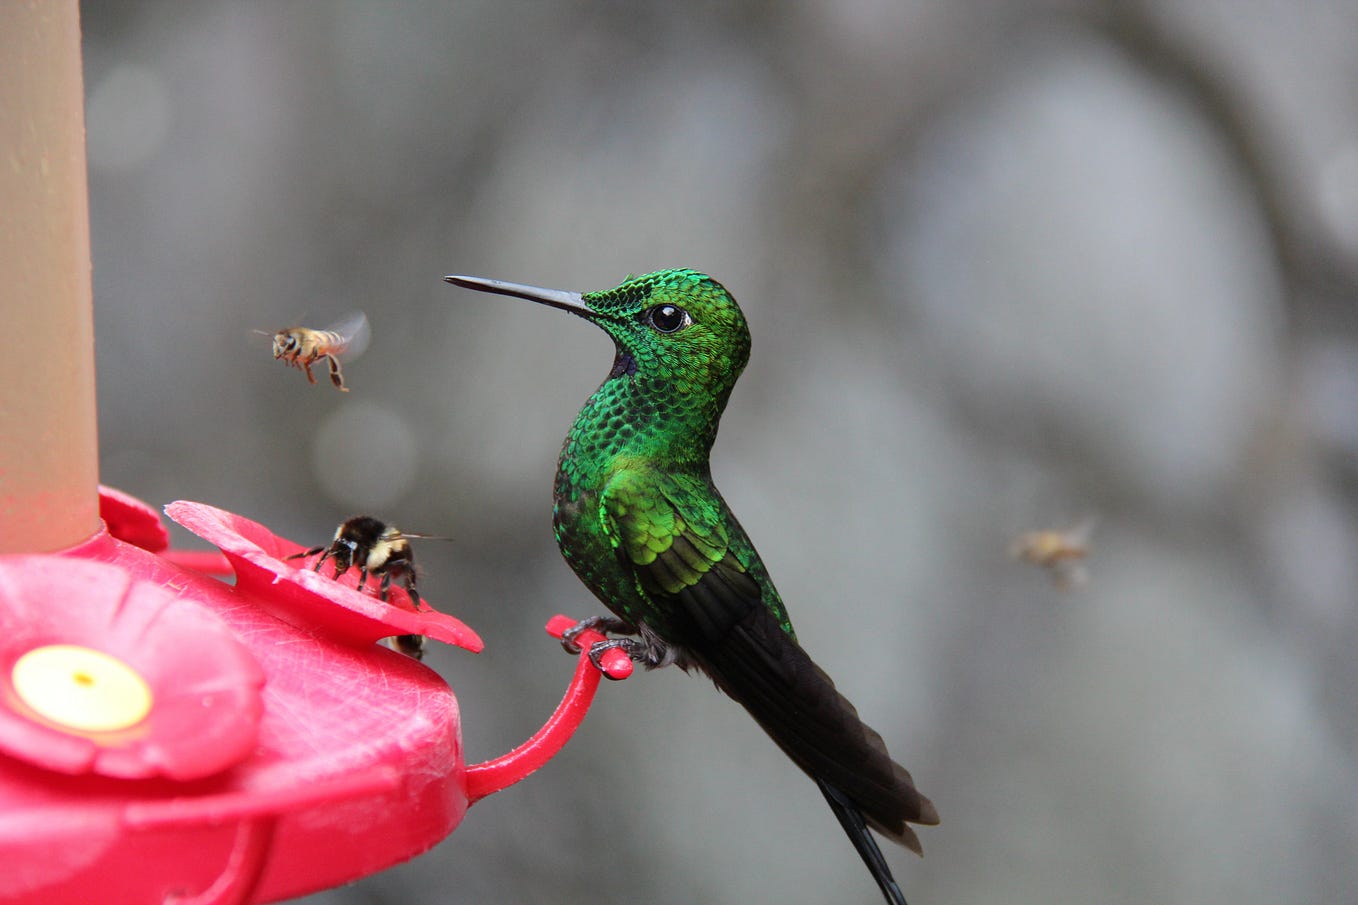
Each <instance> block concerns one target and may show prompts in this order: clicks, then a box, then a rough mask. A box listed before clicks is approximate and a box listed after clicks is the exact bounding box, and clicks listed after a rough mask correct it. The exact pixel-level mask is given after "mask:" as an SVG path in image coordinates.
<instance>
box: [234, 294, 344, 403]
mask: <svg viewBox="0 0 1358 905" xmlns="http://www.w3.org/2000/svg"><path fill="white" fill-rule="evenodd" d="M255 332H256V333H258V334H259V335H261V336H272V337H273V357H274V358H275V359H281V360H282V361H283V363H284V364H287V365H289V366H291V367H294V368H297V369H298V370H299V371H305V372H306V379H307V380H308V381H309V382H310V383H313V384H314V383H315V382H316V375H314V374H312V373H311V366H312V365H314V364H316V363H317V362H318V361H321V360H322V359H324V360H325V362H326V363H327V364H328V365H329V366H330V382H331V383H333V384H334V385H335V388H336V389H337V390H339V391H340V392H341V393H347V392H349V388H348V387H347V386H345V385H344V375H343V373H341V371H340V358H341V357H344V358H347V359H353V358H357V357H358V356H359V355H361V354H362V353H363V350H364V349H365V348H366V347H367V345H368V337H369V335H370V331H369V329H368V316H367V315H365V314H364V313H363V312H362V311H357V312H355V313H353V314H350V315H348V316H346V317H344V318H343V319H341V320H339V321H337V322H336V323H334V324H332V325H331V326H329V327H326V328H324V329H322V330H316V329H312V328H311V327H285V328H284V329H282V330H279V331H278V332H277V333H272V334H270V333H268V332H266V331H264V330H256V331H255Z"/></svg>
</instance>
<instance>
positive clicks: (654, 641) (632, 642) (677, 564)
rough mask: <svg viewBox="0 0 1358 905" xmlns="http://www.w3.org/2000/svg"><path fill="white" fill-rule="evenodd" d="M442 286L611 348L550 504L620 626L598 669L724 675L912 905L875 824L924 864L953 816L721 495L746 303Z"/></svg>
mask: <svg viewBox="0 0 1358 905" xmlns="http://www.w3.org/2000/svg"><path fill="white" fill-rule="evenodd" d="M444 279H445V280H446V281H447V282H449V283H452V284H454V285H457V286H461V287H464V288H467V289H476V290H480V291H482V292H490V293H497V294H500V295H506V296H512V297H516V298H521V299H527V300H529V301H533V302H538V303H540V304H543V305H548V306H550V307H553V308H559V309H561V310H563V311H567V312H570V313H571V314H575V315H577V316H579V317H582V318H584V319H585V320H587V321H589V322H590V323H592V324H594V325H595V326H597V327H600V328H602V329H603V330H604V332H605V333H607V334H608V335H609V336H610V337H611V338H612V339H613V343H614V345H615V347H616V348H615V354H614V358H613V366H612V368H611V369H610V370H609V372H608V376H607V377H606V378H605V379H604V381H603V383H602V384H601V385H600V387H599V389H598V390H596V391H595V393H594V395H592V396H590V397H589V399H588V401H586V402H585V405H584V408H582V409H581V410H580V413H579V415H577V416H576V418H575V423H574V424H573V425H572V426H571V429H570V432H569V433H568V434H567V435H566V440H565V442H564V444H563V445H562V447H561V456H560V459H559V462H558V465H557V472H556V481H555V488H554V493H553V502H554V506H553V519H552V524H553V529H554V532H555V535H556V540H557V543H558V545H559V546H560V548H561V553H562V555H563V556H564V558H565V560H566V562H567V563H568V564H569V565H570V567H571V569H572V570H573V571H574V572H575V574H576V575H577V576H578V577H579V578H580V580H581V581H582V582H583V583H584V584H585V585H586V586H587V587H588V588H589V589H590V591H592V592H593V593H594V595H595V596H596V597H598V598H599V600H600V601H601V602H602V603H603V604H604V606H606V607H607V608H608V609H609V610H611V611H612V613H613V614H614V615H613V616H612V617H595V618H593V619H588V620H585V622H582V623H581V624H580V625H579V626H577V632H576V633H575V634H578V631H579V630H583V628H584V627H586V626H589V627H593V628H598V629H602V630H604V631H605V632H606V633H607V634H608V635H609V636H610V637H609V638H608V640H605V641H599V642H596V643H595V644H594V645H593V646H592V648H591V649H590V652H589V654H590V657H591V659H592V660H594V662H595V664H596V665H598V664H599V657H600V656H601V655H602V654H603V653H604V652H605V651H606V650H608V649H610V648H621V649H623V650H625V651H626V652H627V654H628V655H629V656H630V657H631V658H632V660H633V661H635V662H638V663H641V664H642V665H643V666H645V667H646V668H648V669H654V668H657V667H662V666H668V665H671V664H673V665H676V666H678V667H680V668H681V669H683V670H684V671H685V672H688V671H691V670H697V671H699V672H701V673H705V674H706V675H707V676H709V677H710V678H711V679H712V681H713V682H714V683H715V684H716V686H717V688H718V689H720V690H721V691H722V692H724V693H725V694H726V695H727V696H728V697H730V698H732V699H733V700H735V701H736V702H737V703H739V704H740V705H741V706H743V707H744V708H745V709H746V710H747V711H748V712H749V714H750V715H751V716H752V717H754V719H755V721H756V722H757V723H758V724H759V725H760V727H762V728H763V729H764V731H765V732H766V733H768V735H769V736H770V737H771V738H772V739H773V741H774V742H775V743H776V744H777V745H778V747H779V748H781V749H782V750H783V752H784V753H785V754H786V755H787V756H788V757H789V758H791V759H792V761H793V762H794V763H795V764H796V765H797V766H798V767H800V768H801V769H802V770H803V771H804V772H805V773H806V774H807V775H808V776H810V778H811V779H812V780H814V781H815V783H816V784H817V785H818V786H819V787H820V790H821V792H822V794H823V795H824V796H825V800H826V801H827V802H828V803H829V805H830V808H831V810H832V811H833V812H834V814H835V816H836V817H837V818H838V819H839V822H840V824H841V826H842V827H843V828H844V830H845V832H846V833H847V834H848V836H849V838H850V840H852V842H853V845H854V848H855V849H857V851H858V854H859V855H860V857H862V859H863V861H864V863H865V864H866V865H867V867H868V869H869V870H870V871H871V872H872V875H873V877H874V879H875V880H876V881H877V884H878V886H880V887H881V890H882V893H883V895H884V896H885V897H886V900H887V901H888V902H890V903H893V905H905V897H904V895H903V894H902V893H901V890H900V887H899V886H898V885H897V883H896V880H895V879H894V878H893V877H892V874H891V869H890V868H889V866H888V865H887V863H886V860H885V858H884V857H883V856H882V852H881V850H880V849H879V848H878V846H877V843H876V841H875V840H874V838H873V836H872V834H871V833H869V832H868V828H869V827H871V828H872V829H873V830H876V831H877V832H879V833H881V834H882V835H883V836H885V837H886V838H888V839H890V840H891V841H893V842H896V843H899V844H901V845H903V846H905V847H906V848H908V849H910V850H911V851H913V852H915V853H917V854H923V851H922V849H921V847H920V842H919V838H918V837H917V836H916V835H915V832H914V830H913V829H911V827H910V824H911V823H915V824H921V825H934V824H937V823H938V812H937V811H936V810H935V809H934V806H933V804H932V803H931V802H930V801H929V799H927V798H925V797H924V796H923V795H921V794H920V792H919V791H918V790H917V789H916V788H915V783H914V780H913V779H912V778H911V776H910V774H909V773H908V772H907V771H906V769H905V768H904V767H902V766H901V765H899V764H897V763H896V762H895V761H893V760H892V759H891V756H890V755H889V754H888V753H887V749H886V745H885V743H884V742H883V741H882V737H881V736H880V735H879V734H878V733H877V732H875V731H873V730H872V729H871V728H869V727H868V726H867V725H865V724H864V723H863V721H862V720H861V719H860V718H859V716H858V712H857V711H856V710H855V709H854V706H853V704H851V703H850V702H849V701H848V699H847V698H845V697H844V696H843V695H842V694H840V693H839V692H838V691H837V690H836V689H835V684H834V682H833V681H831V679H830V677H829V676H828V675H827V674H826V673H825V671H824V670H822V669H821V668H820V667H819V666H817V665H816V664H815V662H814V661H812V659H811V657H810V656H809V655H808V654H807V653H806V651H805V650H803V649H802V646H801V645H800V644H799V643H798V641H797V634H796V632H795V631H793V628H792V622H791V620H790V619H789V618H788V614H787V609H786V607H785V606H784V605H783V600H782V597H780V596H779V594H778V591H777V589H776V588H775V587H774V585H773V581H772V580H771V579H770V578H769V574H768V571H767V570H766V569H765V568H764V563H763V562H762V561H761V560H760V558H759V554H758V553H756V552H755V548H754V545H753V544H752V543H751V542H750V539H749V537H748V536H747V535H746V533H745V530H744V529H743V528H741V526H740V522H738V521H737V520H736V517H735V515H734V514H733V513H732V512H731V510H730V508H729V507H728V506H727V505H726V501H725V500H724V499H722V495H721V493H720V492H719V491H718V490H717V487H716V485H715V484H714V483H713V481H712V471H711V465H710V462H709V454H710V452H711V449H712V444H713V441H714V440H715V439H716V436H717V426H718V423H719V421H720V420H721V415H722V412H723V411H724V410H725V408H726V403H727V400H728V399H729V398H730V396H731V390H732V389H733V388H734V387H735V384H736V380H737V378H738V377H739V376H740V373H741V371H742V370H743V369H744V367H745V364H746V362H747V361H748V360H749V356H750V332H749V328H748V327H747V326H746V323H745V317H744V315H743V314H742V313H741V310H740V307H739V306H738V305H737V304H736V300H735V299H734V298H733V297H732V296H731V294H730V293H729V292H727V291H726V289H725V287H723V286H722V285H721V284H720V283H718V282H717V281H716V280H714V279H712V278H711V277H709V276H707V275H706V274H703V273H699V272H697V271H693V270H663V271H658V272H656V273H650V274H646V275H645V276H638V277H628V278H627V279H626V280H624V281H623V282H622V283H621V284H620V285H618V286H616V287H615V288H613V289H608V290H603V291H599V292H588V293H580V292H569V291H563V290H557V289H542V288H539V287H536V286H525V285H522V284H519V283H508V282H504V281H501V280H490V279H484V278H481V277H470V276H448V277H445V278H444ZM615 635H616V636H619V637H612V636H615ZM571 637H573V635H569V634H568V639H569V638H571Z"/></svg>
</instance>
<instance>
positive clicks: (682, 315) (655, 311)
mask: <svg viewBox="0 0 1358 905" xmlns="http://www.w3.org/2000/svg"><path fill="white" fill-rule="evenodd" d="M646 320H647V321H649V322H650V324H651V326H652V327H655V328H656V329H657V330H659V331H660V332H661V333H673V332H674V331H676V330H679V329H682V328H684V327H687V326H688V325H689V324H691V323H693V319H692V318H691V317H689V316H688V312H687V311H685V310H684V309H683V308H679V307H676V306H674V305H656V306H655V307H654V308H652V309H651V310H650V311H647V312H646Z"/></svg>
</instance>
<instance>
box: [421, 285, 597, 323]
mask: <svg viewBox="0 0 1358 905" xmlns="http://www.w3.org/2000/svg"><path fill="white" fill-rule="evenodd" d="M443 280H444V282H445V283H452V284H453V285H454V286H461V287H463V288H464V289H477V290H479V291H481V292H493V293H496V294H497V295H509V296H513V297H514V298H519V299H528V300H529V301H530V302H538V303H540V304H543V305H550V306H552V307H553V308H560V309H561V310H562V311H569V312H571V313H572V314H578V315H580V316H581V317H588V318H593V317H594V316H595V314H596V313H595V312H594V311H591V310H590V307H589V306H588V305H586V304H585V300H584V297H583V296H581V294H580V293H578V292H568V291H566V290H564V289H543V288H541V287H539V286H525V285H524V284H522V283H506V282H505V281H504V280H488V279H486V278H484V277H464V276H458V275H456V274H453V275H452V276H446V277H444V278H443Z"/></svg>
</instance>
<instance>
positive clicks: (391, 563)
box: [288, 515, 447, 660]
mask: <svg viewBox="0 0 1358 905" xmlns="http://www.w3.org/2000/svg"><path fill="white" fill-rule="evenodd" d="M412 537H416V538H429V539H433V540H447V538H444V537H436V536H435V535H432V534H411V533H409V532H405V531H402V530H401V529H399V528H397V527H396V526H395V525H389V524H387V523H386V522H383V521H381V520H380V519H375V518H373V517H372V516H370V515H356V516H354V517H353V518H351V519H347V520H345V521H344V522H342V523H340V526H339V528H337V529H336V530H335V537H334V539H333V540H331V542H330V543H329V544H328V545H326V546H321V547H312V548H311V549H310V550H303V551H302V552H301V553H294V554H293V555H292V556H289V557H288V559H302V558H304V557H307V556H315V555H316V554H317V553H319V554H321V556H320V558H319V559H317V560H316V562H315V564H314V565H313V566H312V567H311V568H312V570H313V571H316V572H319V571H320V570H321V566H323V565H324V564H325V563H326V562H327V561H330V562H333V563H334V568H335V571H334V575H333V577H335V578H338V577H339V576H341V575H343V574H344V573H345V572H348V571H349V570H350V569H352V568H357V569H358V589H359V590H360V591H362V590H363V589H364V586H365V585H366V584H367V583H368V576H369V575H375V576H380V578H381V581H380V583H379V584H378V594H379V595H380V596H381V598H382V599H383V600H386V599H387V597H388V596H389V594H390V592H391V582H392V580H393V579H400V580H401V583H402V584H404V585H405V589H406V593H407V594H409V595H410V602H411V604H412V605H414V607H415V609H417V610H418V609H419V608H420V594H419V591H417V590H416V588H415V580H416V570H415V556H414V553H413V552H412V551H411V549H410V538H412ZM395 646H396V649H397V650H399V651H401V652H402V653H405V654H409V655H410V656H412V657H414V658H415V659H417V660H418V659H420V658H421V657H422V656H423V654H424V638H422V637H421V636H419V635H397V636H396V641H395Z"/></svg>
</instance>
